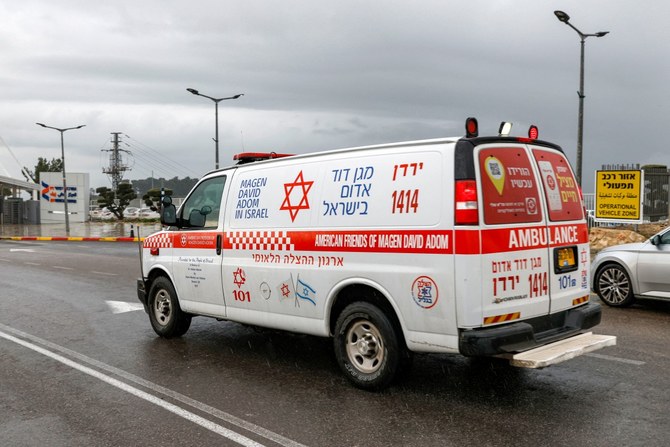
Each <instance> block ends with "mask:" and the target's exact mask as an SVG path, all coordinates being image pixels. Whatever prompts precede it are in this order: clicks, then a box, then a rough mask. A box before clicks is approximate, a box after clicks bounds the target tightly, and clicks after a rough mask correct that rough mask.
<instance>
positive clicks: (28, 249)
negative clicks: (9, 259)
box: [9, 248, 35, 253]
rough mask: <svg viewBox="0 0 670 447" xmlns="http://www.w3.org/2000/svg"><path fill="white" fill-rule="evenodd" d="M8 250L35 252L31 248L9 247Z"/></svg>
mask: <svg viewBox="0 0 670 447" xmlns="http://www.w3.org/2000/svg"><path fill="white" fill-rule="evenodd" d="M9 251H25V252H27V253H35V250H33V249H32V248H10V249H9Z"/></svg>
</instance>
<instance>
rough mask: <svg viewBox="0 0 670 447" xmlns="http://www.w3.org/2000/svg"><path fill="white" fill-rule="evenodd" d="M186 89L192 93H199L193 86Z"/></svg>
mask: <svg viewBox="0 0 670 447" xmlns="http://www.w3.org/2000/svg"><path fill="white" fill-rule="evenodd" d="M186 91H187V92H190V93H193V94H194V95H199V94H200V92H198V91H197V90H196V89H194V88H187V89H186Z"/></svg>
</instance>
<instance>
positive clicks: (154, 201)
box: [142, 188, 172, 211]
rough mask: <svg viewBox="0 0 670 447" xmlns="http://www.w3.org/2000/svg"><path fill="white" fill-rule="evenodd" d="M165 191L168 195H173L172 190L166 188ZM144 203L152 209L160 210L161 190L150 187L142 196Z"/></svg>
mask: <svg viewBox="0 0 670 447" xmlns="http://www.w3.org/2000/svg"><path fill="white" fill-rule="evenodd" d="M163 192H164V193H165V195H166V196H172V190H171V189H167V188H164V189H163ZM142 200H144V204H145V205H146V206H148V207H149V209H150V210H151V211H158V209H159V208H160V202H161V190H160V189H159V188H154V189H150V190H149V191H147V193H146V194H144V195H143V196H142Z"/></svg>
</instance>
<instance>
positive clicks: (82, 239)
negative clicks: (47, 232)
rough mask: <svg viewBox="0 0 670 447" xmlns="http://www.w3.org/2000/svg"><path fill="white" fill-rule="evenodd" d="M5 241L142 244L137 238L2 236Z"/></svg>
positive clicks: (142, 239)
mask: <svg viewBox="0 0 670 447" xmlns="http://www.w3.org/2000/svg"><path fill="white" fill-rule="evenodd" d="M0 240H5V241H67V242H140V241H144V238H143V237H142V238H137V237H76V236H71V237H65V236H0Z"/></svg>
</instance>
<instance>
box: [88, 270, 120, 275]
mask: <svg viewBox="0 0 670 447" xmlns="http://www.w3.org/2000/svg"><path fill="white" fill-rule="evenodd" d="M91 273H95V274H96V275H105V276H119V274H118V273H109V272H96V271H95V270H92V271H91Z"/></svg>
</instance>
